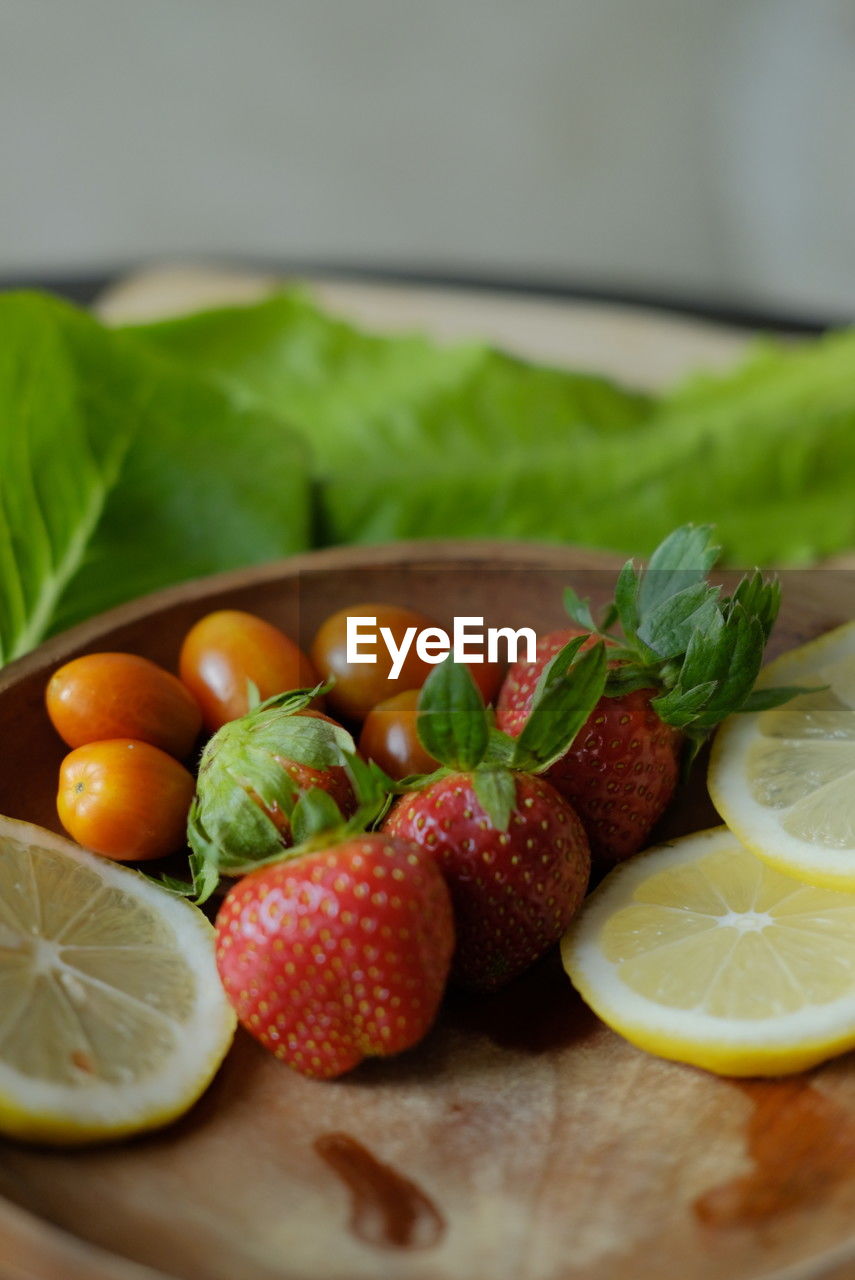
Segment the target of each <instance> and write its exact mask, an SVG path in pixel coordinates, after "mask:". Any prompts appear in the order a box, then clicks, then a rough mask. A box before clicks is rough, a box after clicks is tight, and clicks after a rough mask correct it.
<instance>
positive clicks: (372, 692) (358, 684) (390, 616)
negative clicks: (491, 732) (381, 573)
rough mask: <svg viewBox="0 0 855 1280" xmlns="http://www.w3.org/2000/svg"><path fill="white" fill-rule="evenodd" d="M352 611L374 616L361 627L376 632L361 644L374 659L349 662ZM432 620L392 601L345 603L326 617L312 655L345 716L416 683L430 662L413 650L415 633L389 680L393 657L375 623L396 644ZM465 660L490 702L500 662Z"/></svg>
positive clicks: (357, 715)
mask: <svg viewBox="0 0 855 1280" xmlns="http://www.w3.org/2000/svg"><path fill="white" fill-rule="evenodd" d="M352 617H364V618H374V619H376V622H375V623H374V624H372V625H371V626H368V625H367V624H366V625H365V626H364V627H361V628H360V630H361V631H362V632H363V633H364V634H366V635H367V634H369V633H373V634H375V635H376V636H377V637H378V639H377V643H376V645H373V646H372V644H371V643H370V642H368V641H365V642H364V643H362V644H361V648H362V651H363V652H364V653H374V654H376V657H377V661H376V662H373V663H367V662H358V663H357V662H348V660H347V620H348V618H352ZM437 625H438V624H437V623H436V622H434V620H433V618H428V617H427V616H426V615H425V614H423V613H418V612H417V611H416V610H415V609H405V608H402V607H400V606H399V605H393V604H355V605H350V606H348V608H346V609H339V611H338V613H334V614H332V615H331V616H330V617H329V618H327V619H326V621H325V622H323V623H322V624H321V626H320V628H319V630H318V632H317V634H316V636H315V638H314V640H313V641H312V648H311V655H312V661H313V662H314V664H315V666H316V667H317V668H318V671H319V672H320V674H321V676H322V677H323V678H324V679H325V680H326V679H328V678H329V677H333V678H334V679H335V685H334V686H333V688H332V689H331V690H330V692H329V693H328V694H327V699H328V701H329V704H330V706H331V707H332V708H333V710H334V711H335V712H336V713H337V714H338V715H340V716H343V717H344V718H345V719H348V720H364V719H365V717H366V716H367V715H368V712H369V711H370V710H371V708H372V707H375V706H377V704H378V702H385V701H386V699H387V698H391V697H393V696H394V695H395V694H396V693H403V692H404V690H406V689H420V688H421V687H422V685H423V684H424V682H425V680H426V679H427V678H428V676H429V675H430V673H431V671H433V668H434V666H435V664H434V663H428V662H425V661H424V660H423V659H422V658H420V657H419V656H418V653H417V652H416V637H415V636H414V637H413V640H412V643H411V644H410V647H409V649H408V650H407V656H406V658H405V659H404V663H403V666H402V668H401V673H400V675H399V676H398V677H397V679H395V680H391V679H390V678H389V673H390V671H391V669H392V661H391V658H390V657H389V652H388V649H387V647H386V645H385V643H384V642H383V640H382V639H380V628H381V627H388V628H389V630H390V631H391V633H392V636H393V639H394V643H395V645H396V646H399V645H400V644H401V642H402V641H403V638H404V636H405V634H406V632H407V630H408V628H410V627H415V628H416V632H417V633H418V632H420V631H424V630H425V629H426V628H431V629H436V628H437ZM442 629H443V630H445V628H442ZM467 665H468V666H469V670H470V671H471V673H472V676H473V679H474V680H475V683H476V684H477V685H478V688H479V689H480V690H481V696H482V697H483V699H484V701H485V702H490V701H491V700H492V698H493V697H494V696H495V694H496V693H497V692H498V689H499V685H500V684H501V681H502V668H501V667H500V666H499V665H497V664H496V663H486V662H473V663H468V664H467Z"/></svg>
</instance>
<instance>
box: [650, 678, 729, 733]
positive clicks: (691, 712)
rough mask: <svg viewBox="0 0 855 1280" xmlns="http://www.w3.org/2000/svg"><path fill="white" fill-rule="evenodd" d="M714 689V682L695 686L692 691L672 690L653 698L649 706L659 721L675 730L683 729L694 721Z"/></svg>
mask: <svg viewBox="0 0 855 1280" xmlns="http://www.w3.org/2000/svg"><path fill="white" fill-rule="evenodd" d="M715 688H716V682H715V681H714V680H708V681H707V683H706V684H698V685H695V687H694V688H693V689H686V690H683V689H680V688H674V689H671V690H670V691H669V692H668V693H664V694H662V696H661V697H660V698H654V699H653V701H652V702H651V704H650V705H651V706H652V707H653V709H654V711H655V712H656V714H657V715H658V716H659V719H660V720H664V721H665V723H666V724H672V725H674V727H675V728H676V729H685V728H686V727H687V726H688V725H690V724H691V723H692V721H693V720H695V719H696V717H697V716H698V713H699V712H700V710H701V708H702V707H703V706H705V704H706V703H707V702H708V701H709V699H710V698H711V697H712V695H713V693H714V692H715Z"/></svg>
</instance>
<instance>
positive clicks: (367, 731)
mask: <svg viewBox="0 0 855 1280" xmlns="http://www.w3.org/2000/svg"><path fill="white" fill-rule="evenodd" d="M419 692H420V691H419V690H418V689H405V690H404V692H403V693H396V694H395V695H394V697H392V698H387V699H386V701H385V702H378V703H377V706H376V707H372V708H371V710H370V711H369V712H368V715H367V716H366V717H365V723H364V725H363V726H362V733H361V734H360V738H359V750H360V752H361V754H362V755H363V756H365V758H366V760H374V761H375V762H376V763H377V764H379V766H380V768H381V769H383V770H384V771H385V772H386V773H388V775H389V777H390V778H396V779H397V778H407V777H409V776H410V775H411V774H413V773H432V772H433V770H434V769H437V768H438V767H439V766H438V763H437V761H436V760H434V758H433V756H430V755H428V753H427V752H426V751H425V749H424V747H423V746H422V744H421V743H420V742H419V738H418V734H417V733H416V716H417V713H418V705H419Z"/></svg>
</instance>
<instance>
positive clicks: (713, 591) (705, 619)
mask: <svg viewBox="0 0 855 1280" xmlns="http://www.w3.org/2000/svg"><path fill="white" fill-rule="evenodd" d="M717 602H718V588H717V587H711V586H709V585H708V583H706V582H697V583H694V584H693V585H691V586H688V587H684V588H683V590H682V591H678V592H677V593H676V594H675V595H672V596H669V597H668V598H666V599H665V600H663V601H662V602H661V603H660V604H659V605H657V606H656V608H655V609H654V610H653V611H652V612H651V613H648V614H647V615H646V616H645V617H644V619H643V620H642V623H641V625H640V627H639V628H638V639H639V640H640V641H641V642H642V644H644V645H645V646H646V647H647V648H648V649H650V650H652V651H653V653H655V654H656V656H657V657H658V658H660V659H666V658H675V657H677V656H678V655H680V654H683V653H685V652H686V649H687V648H688V645H689V641H690V640H691V638H692V635H693V634H694V633H695V632H696V631H704V630H706V628H707V627H708V626H709V624H710V622H711V619H712V615H713V614H714V613H717V612H718V603H717Z"/></svg>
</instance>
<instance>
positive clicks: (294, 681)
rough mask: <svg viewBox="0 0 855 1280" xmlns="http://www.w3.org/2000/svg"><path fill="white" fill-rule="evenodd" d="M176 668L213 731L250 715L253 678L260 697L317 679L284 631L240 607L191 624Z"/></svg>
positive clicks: (307, 684) (210, 615)
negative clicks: (247, 714)
mask: <svg viewBox="0 0 855 1280" xmlns="http://www.w3.org/2000/svg"><path fill="white" fill-rule="evenodd" d="M178 669H179V672H180V674H181V679H182V680H183V681H184V683H185V684H186V685H187V687H188V689H189V690H190V692H191V693H192V694H193V695H194V697H195V698H196V701H197V702H198V703H199V706H200V707H201V708H202V719H203V720H204V722H205V727H206V728H207V729H209V730H210V731H211V732H212V733H213V732H214V730H216V729H219V728H220V726H221V725H224V724H226V723H227V721H229V720H237V718H238V717H239V716H243V715H246V713H247V711H248V710H249V691H250V682H252V684H254V685H255V687H256V688H257V689H258V692H259V695H260V697H261V698H262V700H263V699H264V698H272V697H273V695H274V694H275V693H286V692H287V691H288V690H289V689H303V688H310V687H311V686H312V685H316V684H318V675H317V672H316V671H315V668H314V667H313V666H312V664H311V662H310V661H309V659H308V658H307V657H306V655H305V654H304V653H303V651H302V650H301V649H300V648H299V647H298V646H297V645H296V644H295V643H294V641H293V640H291V639H290V637H289V636H286V635H285V633H284V631H280V630H279V628H278V627H274V626H273V625H272V624H271V623H269V622H265V621H264V619H263V618H258V617H256V616H255V614H252V613H244V612H242V611H241V610H240V609H220V610H218V611H217V612H216V613H209V614H207V615H206V616H205V617H204V618H201V619H200V620H199V621H198V622H197V623H196V624H195V626H193V627H191V628H190V630H189V631H188V633H187V635H186V636H185V637H184V643H183V645H182V646H181V655H180V658H179V661H178Z"/></svg>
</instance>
